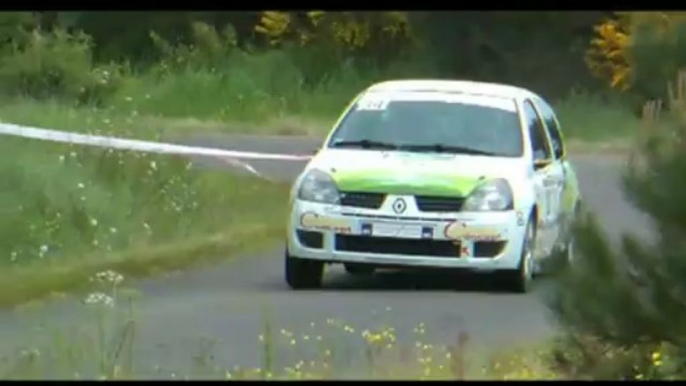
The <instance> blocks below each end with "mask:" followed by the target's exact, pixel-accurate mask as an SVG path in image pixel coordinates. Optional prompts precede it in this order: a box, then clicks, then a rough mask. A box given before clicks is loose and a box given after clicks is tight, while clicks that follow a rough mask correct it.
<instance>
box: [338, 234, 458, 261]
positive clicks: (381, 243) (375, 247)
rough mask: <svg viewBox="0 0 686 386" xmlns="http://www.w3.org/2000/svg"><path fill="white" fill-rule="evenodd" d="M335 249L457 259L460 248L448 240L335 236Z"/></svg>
mask: <svg viewBox="0 0 686 386" xmlns="http://www.w3.org/2000/svg"><path fill="white" fill-rule="evenodd" d="M336 249H337V250H339V251H344V252H358V253H379V254H392V255H413V256H436V257H459V256H460V246H459V243H457V244H455V243H454V242H453V241H448V240H421V239H400V238H393V237H369V236H351V235H336Z"/></svg>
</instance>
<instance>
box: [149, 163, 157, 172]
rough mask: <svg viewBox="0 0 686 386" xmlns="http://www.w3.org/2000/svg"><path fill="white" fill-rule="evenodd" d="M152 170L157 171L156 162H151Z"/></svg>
mask: <svg viewBox="0 0 686 386" xmlns="http://www.w3.org/2000/svg"><path fill="white" fill-rule="evenodd" d="M150 169H152V170H157V163H156V162H155V161H150Z"/></svg>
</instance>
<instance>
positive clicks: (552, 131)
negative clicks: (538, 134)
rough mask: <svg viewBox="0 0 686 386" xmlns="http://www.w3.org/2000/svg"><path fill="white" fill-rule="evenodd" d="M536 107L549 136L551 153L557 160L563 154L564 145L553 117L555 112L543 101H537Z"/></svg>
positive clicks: (558, 126) (557, 124) (555, 119)
mask: <svg viewBox="0 0 686 386" xmlns="http://www.w3.org/2000/svg"><path fill="white" fill-rule="evenodd" d="M537 104H538V106H539V109H540V111H541V114H542V115H543V120H544V121H545V126H546V128H547V129H548V135H550V141H551V144H552V147H553V153H554V154H555V158H556V159H559V158H561V157H562V154H564V143H563V142H562V134H561V132H560V125H559V123H558V122H557V118H556V117H555V112H554V111H553V108H552V107H550V105H549V104H547V103H546V102H545V101H542V100H539V101H538V103H537Z"/></svg>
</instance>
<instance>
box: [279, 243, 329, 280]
mask: <svg viewBox="0 0 686 386" xmlns="http://www.w3.org/2000/svg"><path fill="white" fill-rule="evenodd" d="M285 255H286V256H285V260H286V266H285V270H286V283H287V284H288V286H289V287H291V289H294V290H297V289H315V288H320V287H321V286H322V279H323V276H324V263H322V262H320V261H317V260H308V259H301V258H297V257H294V256H291V255H289V254H288V251H286V253H285Z"/></svg>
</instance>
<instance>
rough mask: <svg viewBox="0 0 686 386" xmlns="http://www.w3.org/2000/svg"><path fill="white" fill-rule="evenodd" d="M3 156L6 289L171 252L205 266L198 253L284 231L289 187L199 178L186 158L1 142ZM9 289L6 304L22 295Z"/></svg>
mask: <svg viewBox="0 0 686 386" xmlns="http://www.w3.org/2000/svg"><path fill="white" fill-rule="evenodd" d="M0 153H1V154H2V155H3V156H2V157H1V158H0V181H1V182H0V202H1V203H2V207H1V208H2V212H1V215H0V256H2V258H1V259H0V265H2V266H4V268H3V269H4V271H5V274H4V275H3V278H2V280H0V287H3V286H5V285H6V286H7V287H10V286H11V285H12V284H17V283H16V282H15V281H14V280H12V279H13V278H15V276H16V275H19V276H20V277H23V278H26V277H27V276H26V275H23V274H22V272H24V273H26V272H25V271H22V270H21V268H22V267H26V268H27V269H29V268H30V271H31V272H32V273H31V275H32V276H31V278H32V280H33V281H34V283H31V284H32V285H33V286H41V287H46V286H48V285H47V284H49V283H50V282H51V280H52V279H51V278H49V277H46V275H47V276H49V275H50V272H51V271H50V269H53V268H61V269H62V270H63V271H65V270H66V271H69V269H68V268H69V267H71V268H73V269H76V270H77V271H78V276H80V277H81V278H82V276H83V273H84V272H83V268H84V267H85V268H87V267H89V266H91V268H92V269H98V268H103V266H106V264H105V263H107V262H108V261H109V262H116V263H117V264H119V265H122V264H123V265H126V264H129V265H131V266H132V267H133V266H136V264H138V263H140V262H142V261H145V260H146V259H150V257H151V254H152V255H154V253H153V251H157V252H155V253H160V252H159V248H164V247H165V246H167V247H168V246H172V245H173V246H174V247H175V248H176V251H174V250H170V251H166V252H165V253H163V254H164V255H165V256H167V257H168V258H169V259H172V260H174V259H177V260H178V259H185V260H192V259H193V258H197V259H201V260H202V259H205V258H207V257H202V256H200V257H198V256H195V255H194V254H193V249H196V250H200V249H202V248H203V247H206V246H207V244H208V243H215V244H216V238H217V237H220V238H221V237H229V236H231V237H232V236H236V235H241V237H247V236H250V232H253V233H252V235H253V237H265V238H269V237H270V236H271V237H273V236H274V235H273V233H278V230H279V229H280V224H281V222H274V221H273V218H275V217H276V218H281V217H283V216H285V203H286V200H287V190H286V188H285V187H284V186H281V185H277V184H273V183H267V182H264V181H261V180H258V179H255V178H251V177H247V176H240V175H238V174H236V173H235V172H233V171H217V170H202V171H200V170H198V169H197V168H194V167H192V164H191V163H190V162H189V161H188V160H186V159H182V158H180V157H174V156H169V155H150V154H145V153H133V152H123V151H114V150H111V149H110V150H107V149H101V148H91V147H81V146H71V145H63V144H53V143H46V142H39V141H34V140H25V139H17V138H12V137H5V138H3V140H2V142H0ZM270 232H272V233H270ZM212 238H214V239H212ZM203 240H204V241H203ZM189 248H190V249H189ZM145 251H147V252H145ZM134 252H135V253H134ZM206 252H210V251H206ZM127 253H128V254H130V255H129V256H128V257H127V258H123V257H120V258H119V259H116V260H115V261H112V260H111V256H113V255H117V254H119V255H121V254H127ZM214 253H220V251H214ZM127 259H128V260H134V261H129V262H128V263H127ZM152 260H155V259H152ZM157 260H159V259H157ZM153 262H156V263H160V262H159V261H147V263H153ZM187 262H191V261H187ZM162 265H164V263H162ZM172 265H173V264H172ZM41 267H42V268H41ZM33 271H35V272H33ZM86 271H88V270H87V269H86ZM53 273H54V272H53ZM72 273H74V274H75V273H76V271H74V272H72ZM85 273H87V272H85ZM61 274H62V275H64V274H65V273H64V272H61ZM25 284H26V283H22V284H21V285H22V286H23V285H25ZM53 284H54V283H53ZM6 289H7V290H8V291H9V294H8V296H9V298H8V299H5V297H4V296H0V298H2V299H0V303H2V302H5V301H10V300H12V298H13V297H14V296H17V297H22V296H24V295H25V294H21V292H22V290H21V288H14V289H13V290H10V288H6ZM27 290H29V288H27ZM10 295H11V296H10Z"/></svg>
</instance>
